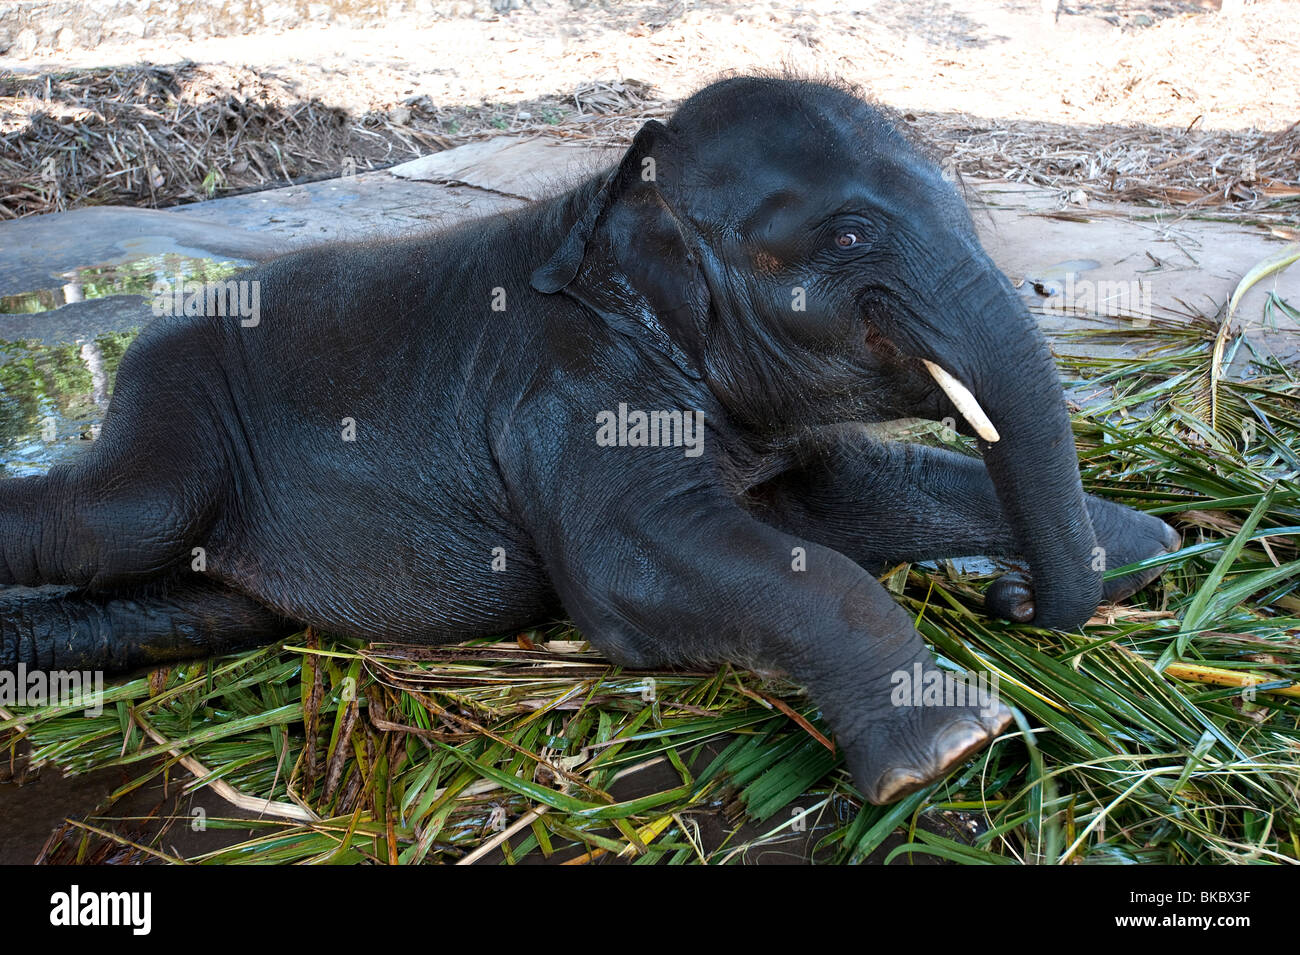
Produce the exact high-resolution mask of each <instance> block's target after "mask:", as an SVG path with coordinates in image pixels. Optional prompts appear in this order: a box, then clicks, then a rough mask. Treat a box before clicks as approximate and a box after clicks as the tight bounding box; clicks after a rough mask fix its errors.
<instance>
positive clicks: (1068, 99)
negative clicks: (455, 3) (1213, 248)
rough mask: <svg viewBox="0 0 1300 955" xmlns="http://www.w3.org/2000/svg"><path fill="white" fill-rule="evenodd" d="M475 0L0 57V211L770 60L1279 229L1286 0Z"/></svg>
mask: <svg viewBox="0 0 1300 955" xmlns="http://www.w3.org/2000/svg"><path fill="white" fill-rule="evenodd" d="M495 6H497V7H510V6H517V7H519V9H512V10H509V11H508V12H505V13H501V14H494V15H490V16H487V15H479V16H462V17H431V16H423V17H422V16H418V15H414V14H403V15H400V16H398V17H396V18H392V19H388V20H386V21H385V22H383V23H382V24H380V25H369V26H359V25H356V24H355V23H351V24H349V25H343V24H341V23H338V22H335V23H324V24H319V23H314V24H310V25H305V26H301V27H298V28H295V29H290V30H283V31H278V32H275V31H267V32H262V33H259V34H257V35H252V36H238V37H207V38H204V37H197V38H189V37H180V36H167V35H160V36H149V37H146V38H143V39H138V40H134V39H133V40H130V41H127V42H115V43H107V44H101V45H99V46H97V47H95V48H94V49H90V50H81V51H78V50H76V49H71V50H63V51H45V52H31V53H29V54H24V53H23V51H22V50H21V49H17V48H13V49H11V50H10V53H9V55H8V56H7V57H5V58H4V59H0V69H2V70H3V71H7V73H8V75H7V76H4V75H0V184H3V186H4V188H3V189H0V196H3V200H2V201H0V215H3V216H5V217H13V216H18V215H25V214H31V213H33V212H42V211H50V210H52V209H66V208H72V207H75V206H77V205H81V204H86V203H99V202H119V203H124V204H144V205H168V204H172V203H175V202H180V201H189V200H193V199H199V198H204V197H207V196H213V195H220V194H224V193H229V192H238V191H243V190H246V189H249V188H259V187H266V186H270V185H282V184H284V183H285V182H287V181H302V180H305V179H318V178H324V177H327V176H334V175H338V174H339V173H340V172H348V171H351V170H353V169H367V168H375V167H380V166H386V165H391V164H393V163H396V162H399V161H402V160H406V159H410V158H412V157H413V156H415V155H419V154H423V153H428V152H433V151H437V150H439V149H442V148H446V147H447V146H450V145H455V144H460V143H463V142H466V141H470V140H472V139H475V138H480V137H483V136H485V135H493V134H498V133H500V132H506V131H516V132H517V131H524V130H535V131H539V132H542V133H545V134H548V135H552V136H558V137H565V138H575V137H577V138H583V139H594V140H599V141H602V142H608V143H617V142H620V141H623V140H625V139H626V138H627V137H628V136H629V134H630V133H631V132H632V131H633V130H634V129H635V127H636V126H637V124H639V123H640V122H642V121H643V120H644V119H645V118H647V117H649V116H656V115H662V114H663V113H665V112H667V110H668V108H669V107H670V106H671V104H672V103H673V102H674V101H675V100H678V99H680V98H681V97H683V96H685V95H687V94H689V93H690V92H691V91H692V90H693V89H695V88H697V87H698V86H700V85H702V84H703V83H705V82H707V81H708V80H710V79H712V78H715V77H717V76H718V75H720V74H723V73H725V72H727V71H732V70H740V71H744V70H751V69H756V68H757V69H783V68H785V69H794V70H798V71H800V72H804V73H811V74H822V75H833V76H836V77H840V78H842V79H845V80H848V81H850V82H854V83H857V84H860V85H861V86H862V87H863V88H864V89H865V90H867V91H869V93H870V95H872V96H873V97H875V98H876V99H877V100H878V101H880V102H882V103H885V104H888V105H889V106H891V107H894V108H896V109H897V110H899V111H900V112H902V113H905V114H907V115H908V116H909V121H910V122H913V123H915V124H916V125H917V126H918V128H920V129H921V131H922V132H923V133H926V134H928V135H929V136H930V137H931V138H932V139H934V140H936V141H938V143H939V145H940V148H941V149H942V150H943V151H945V152H946V153H948V154H949V155H951V156H952V157H953V161H954V162H955V164H956V166H957V167H958V169H960V170H961V171H962V172H965V173H969V174H978V175H981V176H984V177H989V176H1004V177H1006V178H1008V179H1013V180H1021V181H1032V182H1036V183H1039V184H1045V185H1052V186H1056V187H1059V188H1060V189H1061V190H1062V195H1063V196H1065V197H1067V198H1068V197H1070V196H1073V195H1075V194H1076V193H1077V192H1078V191H1079V190H1083V193H1084V195H1094V196H1101V197H1105V198H1121V199H1129V200H1131V199H1139V200H1150V201H1154V202H1158V203H1167V204H1172V205H1188V204H1191V205H1192V206H1194V207H1197V208H1200V209H1204V208H1209V207H1226V208H1227V209H1228V210H1231V211H1234V212H1252V213H1255V212H1263V213H1265V214H1266V215H1269V216H1270V217H1272V218H1274V219H1277V220H1278V221H1281V222H1282V223H1283V224H1284V225H1288V226H1294V225H1295V224H1296V222H1295V215H1294V212H1295V202H1294V200H1295V199H1296V197H1297V196H1300V159H1298V158H1297V157H1300V130H1297V129H1296V128H1294V126H1293V124H1295V122H1296V120H1297V119H1298V118H1300V83H1297V82H1296V81H1295V78H1294V64H1295V63H1296V62H1297V61H1298V60H1300V3H1295V2H1283V0H1268V2H1258V3H1250V4H1247V5H1245V7H1244V9H1243V10H1242V11H1241V12H1240V14H1237V15H1229V14H1227V13H1221V12H1218V11H1216V10H1215V9H1214V8H1213V6H1211V5H1210V4H1209V3H1208V2H1202V3H1188V2H1156V3H1150V2H1125V0H1117V2H1113V3H1071V4H1060V5H1059V7H1058V8H1057V9H1055V10H1054V11H1053V12H1051V13H1044V11H1043V4H1042V3H1040V2H1039V0H951V2H943V0H938V2H919V3H894V2H885V0H847V2H840V0H807V2H803V3H790V2H784V0H782V2H778V0H759V2H727V0H675V2H670V3H664V2H653V0H627V2H615V0H606V2H591V3H584V2H580V0H528V2H527V3H525V4H520V3H519V2H518V0H515V2H504V0H503V2H501V3H497V4H495ZM1049 6H1050V4H1049ZM142 65H144V66H147V67H150V68H148V69H141V68H140V67H141V66H142ZM1076 198H1077V197H1076Z"/></svg>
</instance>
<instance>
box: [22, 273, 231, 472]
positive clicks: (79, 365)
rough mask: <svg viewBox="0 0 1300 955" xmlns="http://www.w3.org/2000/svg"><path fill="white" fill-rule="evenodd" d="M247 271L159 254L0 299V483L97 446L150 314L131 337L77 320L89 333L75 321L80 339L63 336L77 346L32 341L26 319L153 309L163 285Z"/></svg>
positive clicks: (144, 313) (68, 275)
mask: <svg viewBox="0 0 1300 955" xmlns="http://www.w3.org/2000/svg"><path fill="white" fill-rule="evenodd" d="M247 264H248V263H246V262H242V261H238V260H218V259H211V258H202V257H197V256H192V255H185V254H181V253H177V252H162V253H156V254H151V255H147V256H143V257H141V258H138V259H133V260H131V261H129V262H121V263H112V264H107V265H97V266H91V267H87V268H81V269H76V270H74V271H71V272H67V273H64V274H63V275H61V276H60V278H63V279H64V280H65V282H64V283H63V284H62V285H56V286H51V287H48V288H43V289H35V290H33V291H29V292H23V293H21V294H17V295H5V296H0V479H2V478H9V477H21V476H24V475H28V474H42V473H44V472H45V471H47V470H48V469H49V468H50V466H51V465H53V464H56V463H58V462H61V461H66V460H68V459H70V458H72V457H75V456H76V455H77V454H78V453H80V452H81V451H83V450H84V449H85V448H86V447H88V446H89V444H90V442H91V441H93V440H95V438H96V437H97V436H98V434H99V425H100V421H101V420H102V419H103V416H104V411H105V409H106V408H107V407H108V400H109V397H110V396H111V394H112V390H113V381H114V379H115V378H116V376H117V368H118V365H119V363H120V362H121V360H122V354H123V353H124V352H125V351H126V349H127V346H128V345H130V344H131V342H133V341H134V340H135V338H136V336H137V335H138V334H139V333H140V327H143V325H144V324H145V323H147V320H148V312H147V311H141V318H142V320H141V322H140V323H139V327H135V328H131V329H126V330H123V329H120V328H114V329H106V328H104V327H103V325H102V324H101V326H100V327H98V328H96V327H95V323H96V321H99V322H101V323H102V322H103V321H105V319H103V318H100V319H96V318H95V317H94V316H93V315H92V314H90V313H86V314H84V315H78V317H77V319H76V320H75V321H78V322H84V328H83V327H81V326H79V325H76V324H75V322H74V328H75V329H76V330H75V332H74V333H73V334H72V335H69V336H66V337H68V338H71V339H72V340H71V341H65V342H55V343H48V342H41V341H37V340H34V339H33V338H31V337H30V334H31V332H30V330H31V329H32V328H33V327H34V326H33V325H32V324H31V322H30V321H29V320H28V318H27V317H30V316H32V315H39V314H42V313H53V312H56V311H58V310H60V309H63V308H65V307H66V306H70V305H75V304H76V303H79V302H89V301H93V300H95V299H107V298H112V297H114V296H139V297H141V298H144V299H145V301H146V302H148V301H151V300H152V299H153V297H154V295H155V288H156V287H157V286H158V285H159V284H160V283H162V284H166V285H167V286H168V287H173V286H174V285H175V284H176V283H177V282H212V281H218V280H220V279H224V278H227V277H228V276H230V275H231V274H233V273H235V272H237V271H239V270H240V269H242V268H244V267H246V266H247ZM131 310H132V312H133V311H135V310H139V309H138V305H135V304H133V305H132V306H131ZM62 314H63V315H70V314H77V313H75V312H74V311H73V310H72V309H69V310H68V311H67V312H64V313H62ZM6 315H12V316H19V315H21V316H24V317H25V318H24V319H23V322H24V324H23V325H22V326H19V325H16V324H9V323H8V322H6V320H5V318H4V316H6ZM22 328H26V329H27V330H28V331H27V333H24V332H23V331H22V330H20V329H22Z"/></svg>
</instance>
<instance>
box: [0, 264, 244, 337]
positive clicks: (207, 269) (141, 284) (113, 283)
mask: <svg viewBox="0 0 1300 955" xmlns="http://www.w3.org/2000/svg"><path fill="white" fill-rule="evenodd" d="M245 264H246V263H242V262H231V261H221V260H217V259H203V258H197V257H195V256H191V255H180V254H179V253H176V252H163V253H162V254H160V255H147V256H144V257H143V258H139V259H135V260H133V261H131V262H118V263H114V264H112V265H96V266H91V267H88V268H83V269H75V270H74V271H71V272H66V273H64V274H63V275H62V276H61V278H62V279H63V282H61V283H60V284H59V285H56V286H54V287H52V288H47V289H36V290H35V291H31V292H23V293H21V294H19V295H0V315H17V314H28V315H30V314H32V313H34V312H48V311H51V310H53V309H56V308H62V307H63V306H64V305H70V304H72V303H73V302H85V301H90V300H91V299H96V298H107V297H108V296H110V295H139V296H142V297H143V298H145V299H152V298H153V289H154V286H155V285H156V284H158V283H160V282H161V283H167V284H172V283H175V282H177V281H184V282H215V281H217V280H218V279H224V278H228V277H229V276H231V275H233V274H234V273H235V272H238V271H239V270H240V269H241V268H243V267H244V265H245ZM3 334H4V331H3V325H0V335H3Z"/></svg>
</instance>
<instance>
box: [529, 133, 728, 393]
mask: <svg viewBox="0 0 1300 955" xmlns="http://www.w3.org/2000/svg"><path fill="white" fill-rule="evenodd" d="M674 159H675V150H674V149H673V144H672V134H671V133H670V132H669V130H668V127H666V126H664V125H663V124H662V123H660V122H657V121H654V120H651V121H650V122H648V123H646V124H645V126H643V127H641V130H640V131H639V132H638V133H637V135H636V138H635V139H634V140H633V141H632V145H631V147H629V148H628V151H627V152H626V153H625V154H624V155H623V158H622V160H621V161H620V162H619V164H618V167H617V168H616V169H614V171H613V172H611V173H610V174H609V176H608V177H607V178H606V179H605V181H604V183H602V185H601V187H600V189H599V190H598V191H597V192H596V194H595V195H594V196H593V197H592V198H591V200H590V202H588V204H587V206H586V208H585V209H584V210H583V211H582V214H581V215H580V216H579V217H578V221H577V222H576V223H575V224H574V226H573V228H572V229H570V230H569V234H568V236H566V237H565V240H564V242H563V244H561V245H560V247H559V248H558V249H557V250H556V251H555V252H554V254H552V256H551V257H550V259H548V260H547V261H546V263H545V264H543V265H542V266H541V267H539V268H538V269H537V270H536V271H535V272H534V273H533V276H532V286H533V288H535V289H536V290H537V291H539V292H543V293H546V294H553V293H555V292H561V291H562V292H564V293H565V294H566V295H569V296H571V297H573V298H574V299H576V300H578V301H579V302H581V303H582V304H584V305H586V306H587V307H588V308H590V309H591V310H592V311H594V312H596V313H597V314H598V315H600V316H601V317H602V318H604V319H605V320H606V321H607V322H608V323H609V324H610V325H611V326H612V327H614V328H617V329H619V330H620V331H622V332H624V333H629V334H634V335H637V336H639V337H641V338H646V337H647V336H648V337H649V340H650V342H651V344H652V345H654V346H655V347H656V348H658V349H659V350H661V351H663V352H665V353H667V354H668V356H669V357H670V358H672V360H673V362H674V364H676V365H677V366H678V367H679V368H681V369H682V371H684V372H685V373H686V374H687V375H689V376H690V377H692V378H699V377H700V374H699V370H698V369H699V364H698V361H699V357H700V354H701V345H702V342H701V338H702V336H703V333H704V328H705V325H706V322H707V318H708V311H709V291H708V285H707V283H706V282H705V278H704V271H703V269H702V268H701V265H700V261H699V256H698V255H697V253H696V252H695V251H694V244H693V242H692V240H691V236H692V231H691V229H690V227H689V226H688V225H687V224H686V223H685V222H683V221H682V220H681V219H680V218H679V217H678V216H677V214H676V213H675V212H674V211H673V209H672V207H671V206H670V205H669V204H668V201H667V200H666V199H665V198H664V195H663V193H662V192H661V191H660V188H659V183H658V181H657V180H658V178H659V173H661V172H663V171H664V170H666V169H669V168H672V167H674V166H675V165H676V163H674V162H673V160H674Z"/></svg>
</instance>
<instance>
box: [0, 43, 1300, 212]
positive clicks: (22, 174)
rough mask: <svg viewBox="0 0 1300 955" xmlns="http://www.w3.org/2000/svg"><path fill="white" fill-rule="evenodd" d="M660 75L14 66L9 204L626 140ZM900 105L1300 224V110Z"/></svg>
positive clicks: (1153, 188)
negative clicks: (1214, 113) (486, 147)
mask: <svg viewBox="0 0 1300 955" xmlns="http://www.w3.org/2000/svg"><path fill="white" fill-rule="evenodd" d="M670 108H671V107H670V104H669V103H668V102H665V100H664V99H663V97H662V96H661V95H660V94H658V93H657V92H656V91H655V90H654V88H653V87H651V86H650V85H649V84H646V83H641V82H638V81H636V80H630V79H625V80H621V81H616V82H615V81H611V82H588V83H585V84H583V85H581V86H579V87H577V88H576V89H574V90H573V91H572V92H570V93H568V94H567V95H564V96H550V97H544V98H542V99H538V100H532V101H529V102H521V103H513V104H510V105H496V106H493V105H491V104H485V105H482V106H478V107H452V108H449V107H443V106H440V105H439V104H437V103H435V102H434V101H433V100H432V99H431V98H430V97H429V96H427V95H420V96H410V97H407V98H405V99H400V100H397V99H392V100H388V101H385V102H375V103H373V104H372V106H371V108H370V109H368V110H366V111H365V112H364V113H362V114H360V115H358V114H357V113H355V112H349V111H347V110H344V109H342V108H340V107H337V106H331V105H328V104H326V103H324V102H322V101H321V100H320V99H319V98H315V97H312V98H303V97H302V96H301V95H299V94H297V93H296V92H295V90H294V85H293V84H292V83H290V82H289V81H287V80H285V79H283V78H281V77H279V76H277V75H276V74H274V73H270V72H258V71H255V70H252V69H249V68H238V67H225V66H220V67H217V66H204V65H197V64H190V65H186V66H182V67H178V68H175V69H161V68H156V67H141V68H131V69H98V70H88V71H78V72H73V73H68V74H61V75H57V76H55V75H51V76H41V77H32V78H21V79H20V78H16V77H12V76H11V77H4V78H0V218H16V217H19V216H24V215H32V214H36V213H43V212H53V211H59V210H63V209H69V208H74V207H77V206H83V205H97V204H105V203H115V204H123V205H135V206H150V207H159V206H167V205H172V204H175V203H179V202H187V201H193V200H197V199H203V198H209V197H212V196H216V195H223V194H231V193H235V192H242V191H248V190H252V189H259V188H267V187H270V186H277V185H286V184H289V183H292V182H302V181H309V180H313V179H322V178H329V177H332V176H338V175H341V174H345V173H348V172H357V171H363V170H366V169H371V168H377V167H382V166H387V165H392V164H394V163H397V162H400V161H403V160H405V159H410V158H414V157H415V156H419V155H425V154H427V153H430V152H437V151H438V150H440V149H445V148H448V147H450V146H452V145H456V144H459V143H461V142H466V141H469V140H471V139H475V138H479V137H482V136H488V135H497V134H500V133H512V134H520V133H523V134H544V135H550V136H556V137H561V138H564V139H569V140H579V141H583V142H590V143H593V144H600V145H622V144H625V143H626V142H628V141H629V140H630V139H631V136H632V134H633V133H634V132H635V131H636V129H637V128H638V127H639V126H640V125H641V123H643V122H644V121H645V120H646V119H648V118H650V117H654V116H659V117H662V116H664V115H666V114H667V113H668V112H669V111H670ZM904 119H905V120H906V121H907V122H909V123H910V124H911V125H912V126H913V127H914V128H915V129H916V130H917V131H918V132H919V133H920V134H921V135H922V136H924V137H926V138H929V139H930V140H932V141H933V142H935V144H936V145H937V147H938V148H939V150H940V151H941V152H943V153H944V154H946V155H948V156H949V157H950V158H951V161H952V162H953V164H954V166H955V168H956V169H957V170H958V171H959V172H961V173H962V174H963V175H967V176H975V177H979V178H983V179H1006V180H1010V181H1016V182H1029V183H1034V184H1037V185H1042V186H1048V187H1051V188H1056V189H1059V190H1061V191H1062V194H1063V196H1066V197H1073V198H1074V199H1075V201H1077V200H1078V198H1079V194H1080V190H1082V193H1083V194H1084V195H1087V196H1090V197H1092V198H1094V199H1099V200H1109V201H1126V202H1144V203H1149V204H1152V205H1158V206H1163V207H1173V208H1175V209H1177V210H1179V211H1193V212H1195V211H1200V210H1204V211H1210V210H1214V211H1216V212H1219V213H1223V214H1230V215H1242V214H1248V215H1250V216H1252V217H1255V218H1263V219H1267V220H1269V221H1270V222H1273V223H1288V224H1291V225H1295V224H1298V223H1300V203H1298V202H1297V199H1300V123H1298V124H1295V125H1292V126H1291V127H1290V128H1288V129H1286V130H1283V131H1281V132H1271V133H1256V132H1222V131H1201V130H1199V129H1197V128H1196V124H1193V125H1192V127H1191V128H1189V129H1186V130H1169V129H1157V128H1152V127H1149V126H1120V125H1099V126H1068V125H1061V124H1052V123H1037V122H997V121H990V120H982V119H978V118H974V117H969V116H961V115H954V114H951V113H923V112H920V111H918V112H916V113H907V114H905V116H904Z"/></svg>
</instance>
